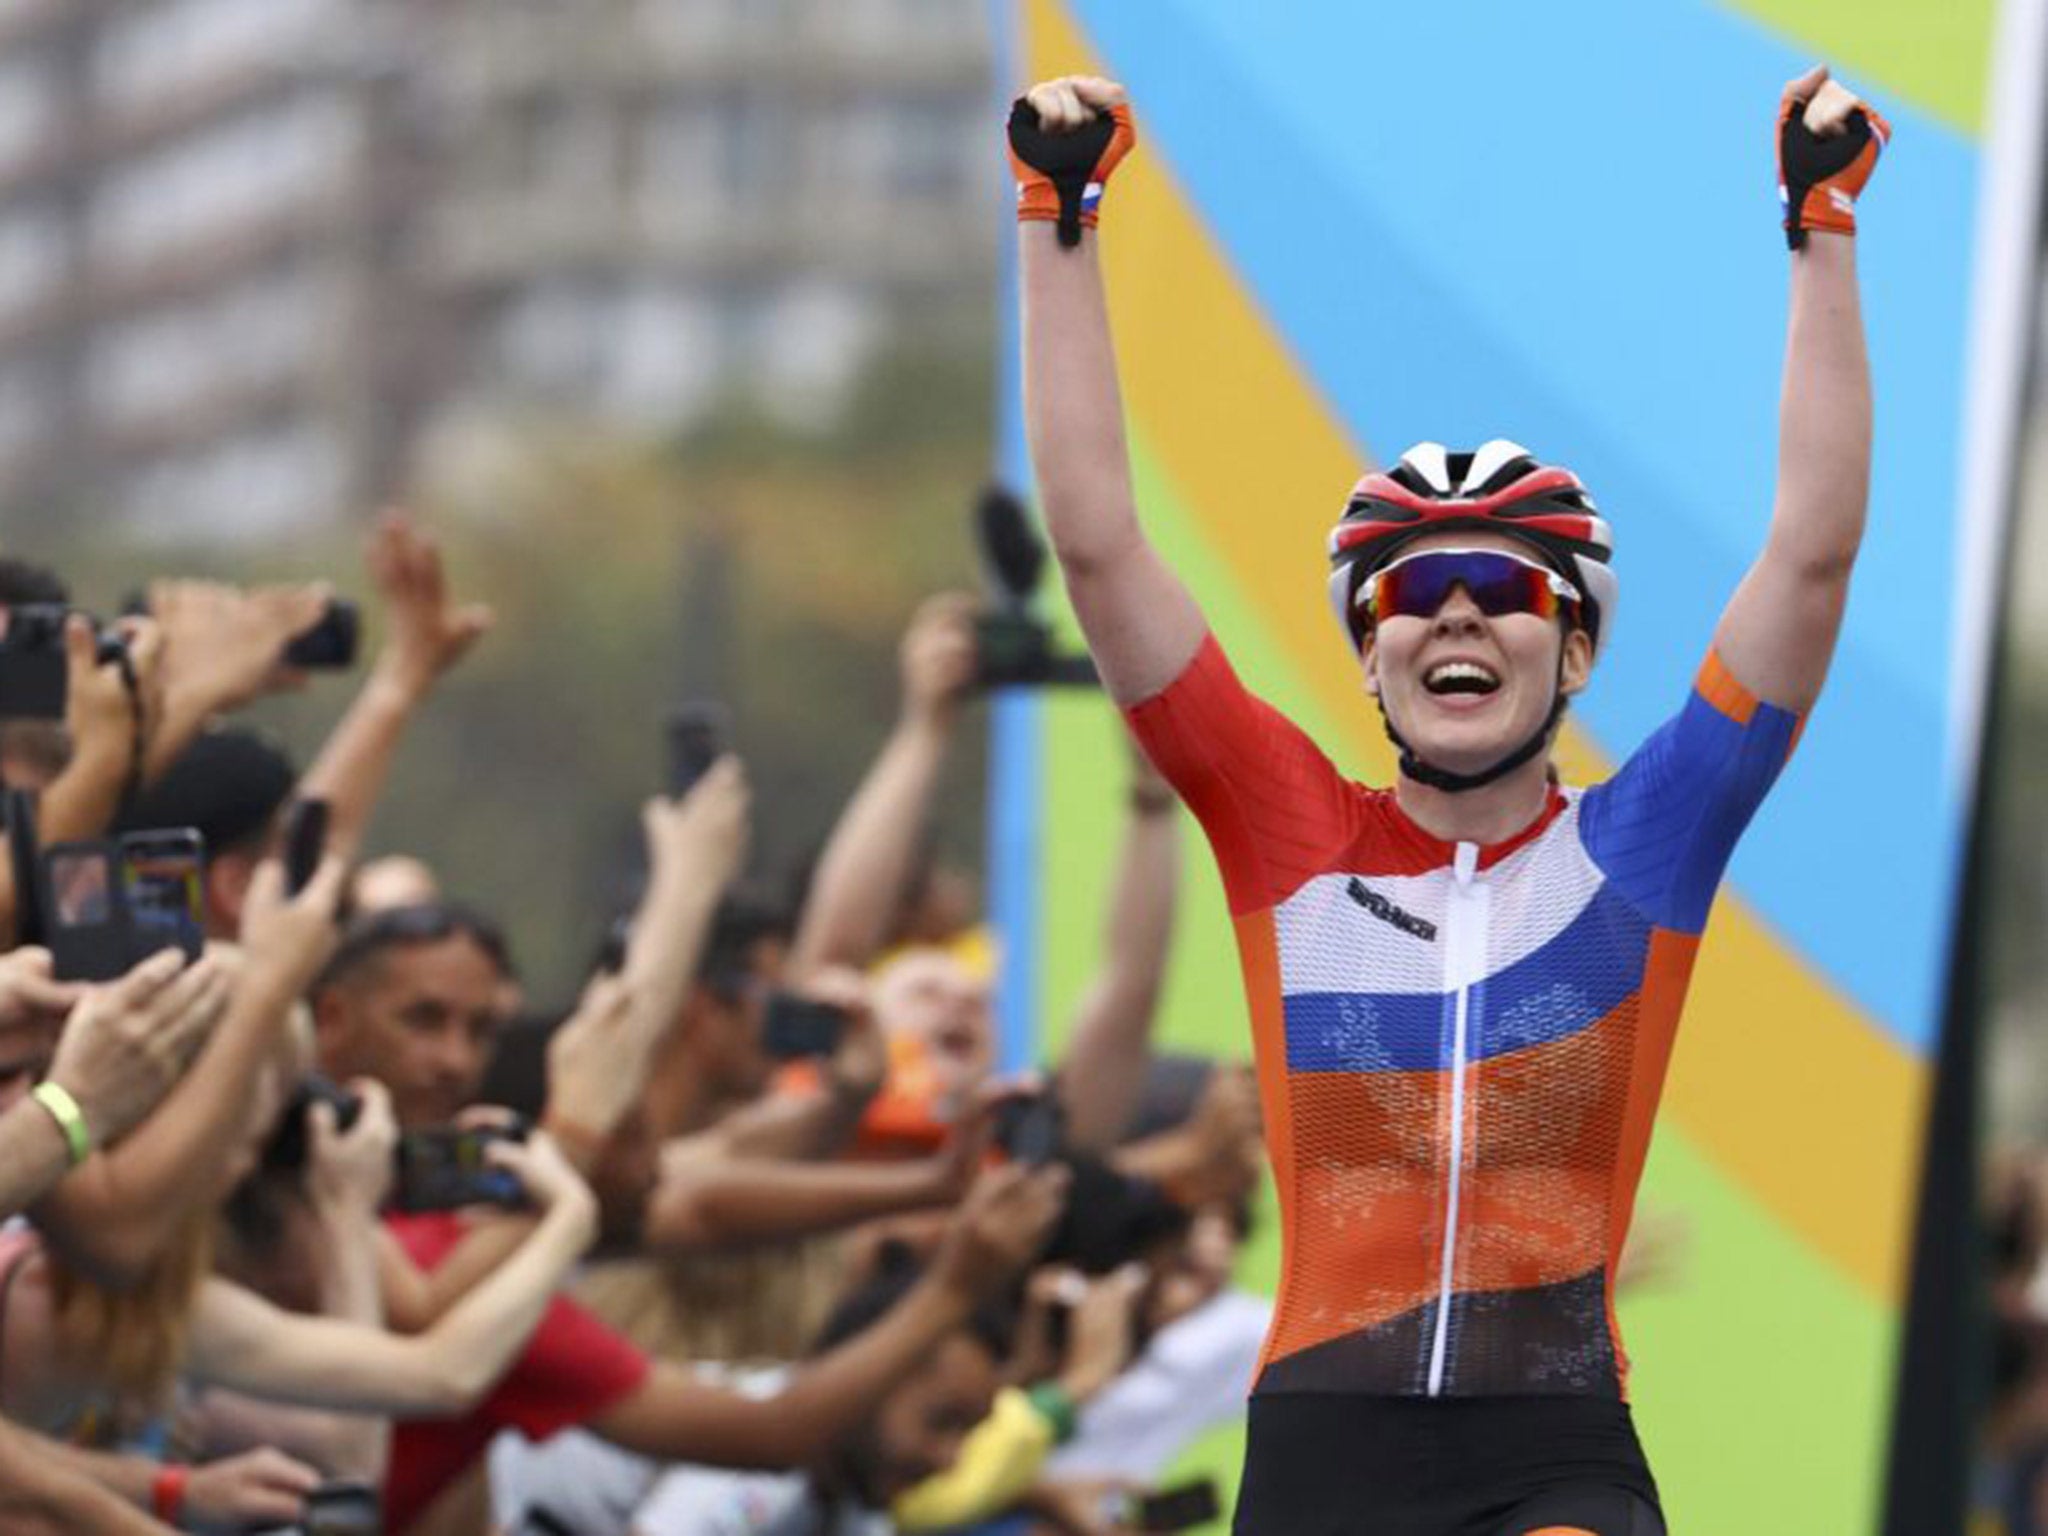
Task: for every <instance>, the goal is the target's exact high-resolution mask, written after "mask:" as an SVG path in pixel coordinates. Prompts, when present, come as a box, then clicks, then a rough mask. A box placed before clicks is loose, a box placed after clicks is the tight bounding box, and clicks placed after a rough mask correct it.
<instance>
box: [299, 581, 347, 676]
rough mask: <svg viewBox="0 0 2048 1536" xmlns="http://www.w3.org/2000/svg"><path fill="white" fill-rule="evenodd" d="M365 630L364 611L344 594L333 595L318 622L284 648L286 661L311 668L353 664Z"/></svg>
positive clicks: (323, 668) (329, 669) (331, 668)
mask: <svg viewBox="0 0 2048 1536" xmlns="http://www.w3.org/2000/svg"><path fill="white" fill-rule="evenodd" d="M362 631H363V620H362V614H361V612H360V610H358V609H357V607H356V605H355V604H354V603H352V602H350V601H349V600H348V599H347V598H345V597H336V598H330V599H329V600H328V603H327V608H326V611H325V612H323V613H322V614H321V615H320V618H319V622H317V623H316V624H314V625H313V627H312V628H311V629H308V630H304V631H302V632H301V633H300V634H298V635H296V636H294V637H293V639H292V641H291V643H290V644H289V645H287V646H286V647H285V648H284V663H285V665H286V666H288V667H302V668H305V669H306V670H308V671H313V670H319V671H340V670H343V669H345V668H348V667H352V666H354V665H355V664H356V648H357V646H358V645H359V644H360V643H361V640H362Z"/></svg>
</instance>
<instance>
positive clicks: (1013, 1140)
mask: <svg viewBox="0 0 2048 1536" xmlns="http://www.w3.org/2000/svg"><path fill="white" fill-rule="evenodd" d="M1066 1132H1067V1125H1066V1116H1065V1115H1064V1114H1062V1113H1061V1111H1060V1103H1059V1100H1058V1099H1055V1098H1053V1097H1052V1096H1051V1095H1050V1094H1044V1093H1020V1094H1017V1095H1016V1096H1014V1097H1012V1098H1007V1099H1003V1100H1001V1101H1000V1102H999V1103H997V1105H996V1108H995V1140H996V1145H997V1146H998V1147H1000V1148H1002V1150H1003V1155H1004V1156H1006V1157H1008V1158H1009V1159H1010V1161H1011V1162H1013V1163H1022V1164H1023V1165H1024V1166H1025V1167H1027V1168H1043V1167H1044V1166H1045V1165H1046V1164H1047V1163H1050V1162H1053V1161H1055V1160H1057V1159H1058V1157H1059V1155H1060V1153H1061V1152H1062V1151H1063V1150H1064V1149H1065V1147H1066V1140H1067V1135H1066Z"/></svg>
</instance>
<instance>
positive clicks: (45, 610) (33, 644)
mask: <svg viewBox="0 0 2048 1536" xmlns="http://www.w3.org/2000/svg"><path fill="white" fill-rule="evenodd" d="M6 616H7V628H6V633H5V634H0V719H4V720H62V719H63V718H64V701H65V697H66V691H67V689H66V671H65V668H66V662H65V656H64V621H65V619H66V618H67V617H69V610H68V609H65V608H61V607H58V606H56V605H55V604H50V603H23V604H20V605H19V606H17V607H12V608H8V609H7V610H6Z"/></svg>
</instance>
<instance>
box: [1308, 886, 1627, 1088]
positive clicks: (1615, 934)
mask: <svg viewBox="0 0 2048 1536" xmlns="http://www.w3.org/2000/svg"><path fill="white" fill-rule="evenodd" d="M1649 949H1650V927H1649V924H1648V923H1647V922H1645V921H1644V920H1643V918H1642V916H1641V915H1640V914H1638V913H1637V912H1636V910H1635V909H1634V908H1633V907H1632V906H1630V905H1629V903H1628V902H1627V901H1626V900H1625V899H1623V897H1622V896H1621V894H1620V893H1619V892H1618V891H1616V890H1614V889H1613V888H1612V887H1611V886H1608V885H1602V886H1601V887H1600V889H1599V890H1598V891H1597V892H1595V893H1594V896H1593V899H1592V900H1591V901H1589V902H1587V903H1586V906H1585V908H1584V910H1582V911H1581V912H1580V913H1579V915H1578V916H1577V917H1575V918H1573V919H1572V921H1571V922H1570V923H1569V924H1567V925H1566V927H1565V928H1564V929H1563V931H1561V932H1560V933H1558V934H1557V935H1555V936H1554V937H1553V938H1551V939H1550V940H1549V941H1548V942H1547V943H1545V944H1543V945H1542V946H1541V947H1539V948H1538V949H1536V950H1534V951H1532V952H1531V953H1530V954H1528V955H1527V956H1525V957H1524V958H1522V959H1521V960H1518V961H1516V962H1515V963H1514V964H1512V965H1509V966H1505V967H1503V968H1502V970H1501V971H1500V973H1499V974H1498V975H1496V976H1492V977H1489V978H1487V979H1486V980H1485V981H1482V982H1480V983H1479V984H1478V985H1477V986H1475V987H1474V988H1473V989H1472V1007H1471V1010H1470V1019H1471V1022H1472V1024H1473V1026H1474V1031H1475V1032H1474V1034H1473V1036H1472V1038H1471V1040H1470V1041H1469V1042H1468V1051H1467V1059H1468V1060H1470V1061H1485V1060H1487V1059H1488V1058H1490V1057H1494V1056H1505V1055H1507V1054H1508V1053H1509V1052H1511V1051H1520V1050H1526V1049H1528V1048H1529V1047H1530V1046H1534V1045H1547V1044H1549V1043H1551V1042H1552V1041H1555V1040H1562V1039H1564V1038H1565V1037H1567V1036H1569V1035H1573V1034H1577V1033H1578V1032H1579V1031H1580V1030H1582V1029H1586V1028H1588V1027H1590V1026H1591V1025H1593V1024H1595V1023H1597V1022H1599V1020H1601V1019H1602V1018H1605V1017H1606V1016H1607V1015H1608V1014H1609V1013H1611V1012H1613V1011H1614V1009H1615V1008H1617V1007H1618V1006H1620V1004H1621V1003H1623V1002H1624V1001H1626V1000H1627V998H1628V997H1629V995H1630V994H1631V993H1633V992H1634V991H1635V990H1636V989H1637V987H1638V986H1639V985H1640V984H1641V981H1642V976H1643V970H1644V967H1645V966H1646V965H1647V963H1648V959H1649ZM1284 1010H1285V1011H1284V1017H1285V1022H1286V1031H1287V1067H1288V1070H1289V1071H1292V1072H1441V1071H1446V1070H1448V1069H1449V1068H1450V1065H1451V1048H1452V1019H1453V1015H1452V1000H1451V997H1450V995H1449V994H1447V993H1443V992H1299V993H1295V994H1293V995H1291V996H1289V997H1288V998H1286V999H1285V1000H1284Z"/></svg>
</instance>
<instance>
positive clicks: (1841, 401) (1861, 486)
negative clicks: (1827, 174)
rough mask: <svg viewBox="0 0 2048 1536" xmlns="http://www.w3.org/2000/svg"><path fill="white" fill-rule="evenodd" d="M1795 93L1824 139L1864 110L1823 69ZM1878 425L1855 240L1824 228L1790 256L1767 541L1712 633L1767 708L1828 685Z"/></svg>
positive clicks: (1793, 702)
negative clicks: (1872, 400) (1774, 486)
mask: <svg viewBox="0 0 2048 1536" xmlns="http://www.w3.org/2000/svg"><path fill="white" fill-rule="evenodd" d="M1802 87H1805V89H1804V90H1803V91H1802V90H1801V88H1802ZM1789 89H1791V90H1793V91H1795V92H1801V95H1802V97H1804V98H1808V99H1809V100H1808V106H1807V109H1806V121H1807V124H1808V126H1809V127H1811V128H1813V130H1814V131H1815V132H1816V133H1819V134H1823V135H1825V134H1827V133H1828V132H1829V131H1830V129H1832V130H1833V131H1836V132H1839V131H1840V127H1841V124H1842V123H1843V122H1844V121H1845V120H1846V119H1847V117H1848V115H1849V113H1850V112H1851V111H1852V110H1853V109H1854V108H1856V107H1857V106H1858V105H1860V103H1859V102H1858V101H1857V99H1856V97H1855V96H1854V95H1852V94H1851V93H1850V92H1849V91H1847V90H1846V89H1844V88H1843V87H1842V86H1841V85H1839V84H1838V83H1836V82H1833V81H1830V80H1827V79H1826V77H1825V71H1824V70H1817V71H1814V72H1813V73H1810V74H1808V75H1806V76H1804V77H1802V79H1801V80H1799V81H1795V82H1794V83H1793V85H1792V86H1791V87H1789ZM1870 419H1871V404H1870V365H1869V360H1868V358H1867V356H1866V354H1865V351H1864V344H1863V316H1862V310H1861V307H1860V305H1859V303H1858V298H1857V287H1856V241H1855V238H1854V237H1853V236H1852V235H1844V234H1830V233H1826V232H1824V231H1818V230H1816V231H1814V232H1812V233H1811V234H1809V236H1808V237H1807V241H1806V245H1805V248H1804V249H1802V250H1800V251H1798V252H1795V253H1794V255H1793V257H1792V299H1791V314H1790V319H1789V322H1788V325H1787V332H1786V340H1785V374H1784V394H1783V397H1782V399H1781V401H1780V404H1779V410H1778V487H1777V500H1776V503H1775V505H1774V507H1773V509H1772V513H1771V527H1770V533H1769V536H1768V538H1767V539H1766V541H1765V544H1764V549H1763V553H1762V554H1761V555H1760V556H1758V558H1757V561H1756V563H1755V564H1754V565H1753V566H1751V567H1750V570H1749V573H1748V574H1747V575H1746V576H1744V577H1743V579H1742V584H1741V585H1740V586H1739V587H1738V588H1737V589H1736V592H1735V596H1734V597H1733V599H1731V600H1730V602H1729V604H1728V607H1727V610H1726V611H1725V612H1724V613H1723V614H1722V616H1721V623H1720V627H1719V628H1718V629H1717V630H1716V631H1715V634H1714V647H1715V649H1716V651H1718V652H1719V654H1720V657H1721V662H1722V664H1723V665H1724V666H1726V667H1727V668H1728V670H1729V671H1730V672H1731V673H1732V674H1733V675H1734V676H1735V679H1736V680H1737V681H1738V682H1740V683H1741V684H1742V685H1743V686H1744V687H1745V688H1746V689H1748V690H1749V692H1750V693H1752V694H1754V695H1755V696H1756V697H1757V698H1759V699H1761V700H1763V701H1764V702H1765V703H1768V704H1775V705H1778V706H1780V707H1782V708H1785V709H1789V710H1794V711H1802V712H1803V711H1804V710H1806V709H1807V708H1808V707H1809V706H1810V705H1811V704H1812V703H1813V701H1814V699H1815V698H1816V697H1817V696H1818V695H1819V693H1820V687H1821V682H1822V680H1823V679H1824V678H1825V677H1826V676H1827V670H1828V662H1829V659H1830V658H1831V657H1832V655H1833V653H1834V648H1835V637H1836V635H1837V634H1838V633H1839V632H1840V629H1841V624H1842V611H1843V608H1844V606H1845V605H1846V604H1847V602H1848V596H1849V571H1850V567H1851V566H1852V565H1853V564H1854V562H1855V559H1856V552H1857V548H1858V546H1859V545H1861V543H1862V541H1863V521H1864V503H1865V500H1866V499H1867V497H1868V495H1869V490H1870Z"/></svg>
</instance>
